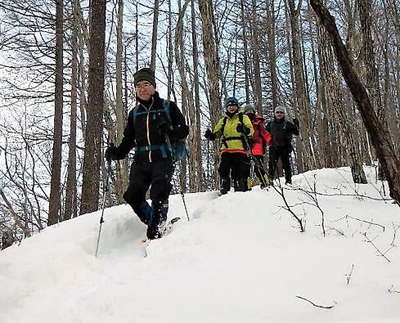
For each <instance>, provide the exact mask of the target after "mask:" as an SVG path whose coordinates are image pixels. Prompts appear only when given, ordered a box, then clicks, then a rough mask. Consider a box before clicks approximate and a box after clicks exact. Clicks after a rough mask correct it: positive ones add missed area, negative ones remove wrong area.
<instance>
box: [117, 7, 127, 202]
mask: <svg viewBox="0 0 400 323" xmlns="http://www.w3.org/2000/svg"><path fill="white" fill-rule="evenodd" d="M123 18H124V1H123V0H118V21H117V53H116V58H115V71H116V73H115V78H116V89H115V98H116V106H115V109H116V126H117V127H116V128H117V129H116V130H117V138H116V142H121V141H122V138H123V136H124V129H125V123H126V115H125V109H124V103H123V100H122V98H123V93H122V55H123V43H122V36H123ZM116 165H117V182H116V193H117V199H118V203H119V204H122V203H125V200H124V197H123V195H124V192H125V190H126V188H127V186H128V163H127V160H126V159H123V160H120V161H118V162H117V163H116Z"/></svg>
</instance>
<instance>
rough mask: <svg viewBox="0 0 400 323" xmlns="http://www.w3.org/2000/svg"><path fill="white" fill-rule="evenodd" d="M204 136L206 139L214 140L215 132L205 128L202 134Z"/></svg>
mask: <svg viewBox="0 0 400 323" xmlns="http://www.w3.org/2000/svg"><path fill="white" fill-rule="evenodd" d="M204 137H205V138H206V139H208V140H215V138H217V136H216V134H215V133H213V132H212V131H211V130H210V129H207V130H206V133H205V134H204Z"/></svg>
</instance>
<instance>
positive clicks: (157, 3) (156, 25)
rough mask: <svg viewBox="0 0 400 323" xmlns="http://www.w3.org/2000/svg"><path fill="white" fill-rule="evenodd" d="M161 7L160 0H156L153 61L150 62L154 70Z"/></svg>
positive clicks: (152, 49)
mask: <svg viewBox="0 0 400 323" xmlns="http://www.w3.org/2000/svg"><path fill="white" fill-rule="evenodd" d="M159 8H160V0H154V12H153V32H152V36H151V63H150V68H151V69H152V70H153V71H155V70H156V59H157V35H158V16H159Z"/></svg>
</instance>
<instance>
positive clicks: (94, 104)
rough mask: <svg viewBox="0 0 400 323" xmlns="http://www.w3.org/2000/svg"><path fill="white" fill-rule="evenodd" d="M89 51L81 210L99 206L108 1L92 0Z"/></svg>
mask: <svg viewBox="0 0 400 323" xmlns="http://www.w3.org/2000/svg"><path fill="white" fill-rule="evenodd" d="M91 8H92V16H91V21H90V51H89V91H88V101H89V104H88V107H87V110H88V114H87V115H88V116H87V127H86V137H85V153H84V160H83V184H82V201H81V209H80V214H84V213H89V212H94V211H96V210H97V209H98V202H99V184H100V183H99V181H100V166H101V158H102V156H101V142H102V140H101V139H102V131H103V110H104V97H103V96H104V58H105V57H104V56H105V53H104V48H105V27H106V19H105V18H106V1H105V0H92V6H91Z"/></svg>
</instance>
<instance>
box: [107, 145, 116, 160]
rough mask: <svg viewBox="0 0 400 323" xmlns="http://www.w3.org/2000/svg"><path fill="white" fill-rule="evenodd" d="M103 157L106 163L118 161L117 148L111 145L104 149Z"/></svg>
mask: <svg viewBox="0 0 400 323" xmlns="http://www.w3.org/2000/svg"><path fill="white" fill-rule="evenodd" d="M104 157H105V158H106V160H107V161H108V162H111V161H112V160H118V148H117V147H115V145H114V144H113V143H111V144H110V146H109V147H108V148H107V149H106V151H105V153H104Z"/></svg>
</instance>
